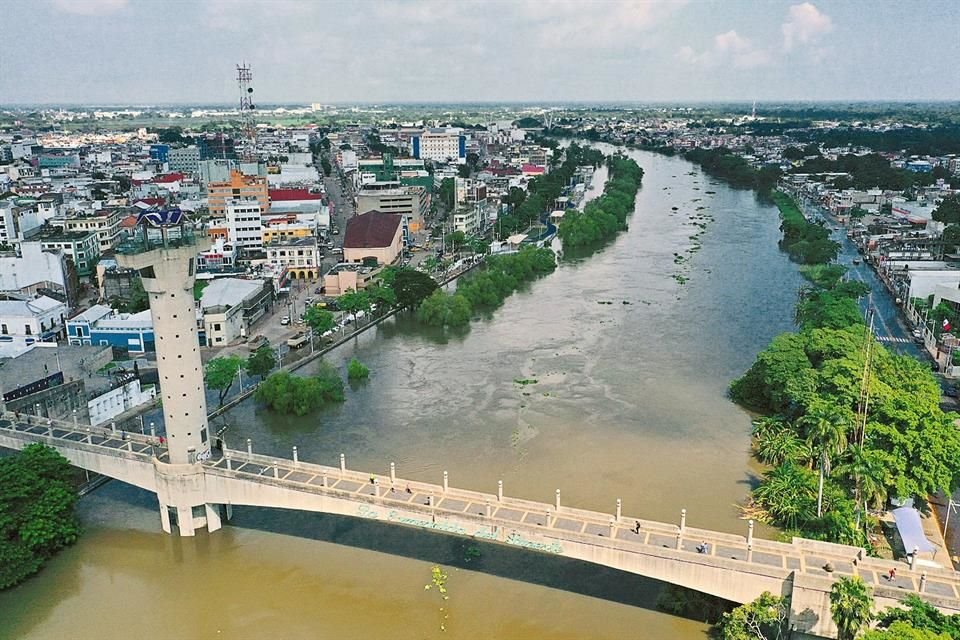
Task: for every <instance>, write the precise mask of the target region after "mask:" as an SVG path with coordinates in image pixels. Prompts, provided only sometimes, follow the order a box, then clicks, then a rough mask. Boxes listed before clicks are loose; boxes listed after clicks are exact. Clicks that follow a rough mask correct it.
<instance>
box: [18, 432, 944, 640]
mask: <svg viewBox="0 0 960 640" xmlns="http://www.w3.org/2000/svg"><path fill="white" fill-rule="evenodd" d="M54 424H55V423H53V421H51V422H50V423H49V424H48V425H47V426H46V428H45V429H44V428H43V427H39V428H38V427H36V426H32V427H26V426H25V425H21V426H20V427H19V428H17V427H16V426H14V427H0V446H6V447H10V448H22V446H24V445H25V444H28V443H29V442H35V441H39V442H47V443H48V444H53V446H56V447H57V448H58V450H60V451H61V452H62V453H64V455H66V456H67V457H68V459H69V460H71V462H73V463H74V464H78V465H79V466H83V467H85V468H90V469H91V470H95V471H97V472H98V473H104V472H106V473H107V475H112V477H118V478H120V479H123V480H125V481H133V483H134V484H137V486H145V485H146V486H145V488H148V489H149V490H158V489H157V488H156V486H150V485H151V482H154V483H155V481H154V480H151V479H150V478H152V477H153V475H154V472H153V470H154V469H156V470H157V473H159V472H160V471H161V470H163V469H165V468H167V467H169V468H171V469H172V468H175V467H176V468H179V467H184V468H187V465H167V464H165V463H164V462H162V461H159V460H157V459H156V458H154V457H153V455H152V452H151V451H150V450H149V446H152V445H155V444H156V438H155V437H154V436H153V435H151V436H140V435H139V434H126V439H125V440H124V441H122V442H120V441H119V440H118V438H117V437H116V426H115V425H110V426H109V427H108V428H97V427H94V428H90V429H89V430H87V428H84V429H83V431H79V432H78V431H76V430H73V429H70V428H64V427H62V426H59V425H56V426H54ZM28 428H29V429H37V430H38V432H33V431H27V429H28ZM66 431H69V432H70V433H74V434H76V433H79V434H81V439H80V440H79V441H78V440H77V438H76V435H74V436H73V437H72V438H69V439H67V438H66V437H65V436H66V435H69V434H68V433H64V432H66ZM94 434H97V436H100V435H102V440H101V439H100V438H99V437H97V438H94V437H93V435H94ZM111 443H112V444H111ZM134 447H137V451H134ZM144 449H146V450H144ZM247 449H248V450H247V455H246V456H245V457H243V458H240V459H239V460H235V459H233V457H232V456H230V455H229V454H225V455H224V457H223V458H222V459H211V460H208V461H206V462H204V463H203V464H200V465H189V468H190V469H193V470H194V471H192V472H191V473H193V474H194V475H195V476H196V477H198V478H204V480H203V481H202V482H201V483H200V484H199V485H196V486H198V487H200V490H202V491H204V492H206V494H205V495H202V494H201V495H199V496H198V497H197V498H196V499H195V502H196V501H199V502H201V503H203V502H206V503H207V504H208V506H209V505H210V504H229V505H240V504H250V505H254V506H276V507H282V508H303V509H307V510H315V511H325V512H331V513H341V514H343V515H353V516H354V517H377V518H385V517H386V516H387V514H397V515H396V516H394V515H390V519H391V520H394V519H395V521H396V523H398V524H405V523H406V522H407V520H409V521H410V522H412V523H418V522H421V521H423V522H427V523H429V526H430V527H437V528H439V529H441V530H444V531H450V532H452V533H457V532H461V531H462V532H463V533H464V534H465V535H471V532H472V531H473V530H474V529H472V528H471V527H480V528H483V527H485V529H481V530H482V531H489V532H490V533H489V535H491V536H493V538H491V539H492V540H496V541H499V542H504V543H507V544H520V545H521V546H524V545H534V546H533V548H536V549H538V550H548V549H557V550H560V551H554V552H556V553H562V555H564V556H568V557H571V558H579V559H583V560H587V561H590V562H595V563H598V564H604V565H606V566H611V567H616V568H620V569H622V570H626V571H631V572H635V573H640V574H642V575H647V576H649V577H652V578H655V579H660V580H666V581H668V582H672V583H674V584H679V585H681V586H687V587H689V588H694V589H698V590H701V591H704V592H705V593H712V594H713V595H718V596H720V597H725V598H728V599H733V600H735V601H746V600H745V599H752V598H753V597H756V595H757V594H758V592H757V591H756V590H757V589H759V588H761V587H763V589H764V590H771V591H774V592H783V589H784V588H792V590H793V591H792V592H793V594H794V600H795V602H796V605H795V606H794V611H795V612H799V613H797V623H798V624H800V625H801V626H798V629H801V630H803V629H806V630H807V631H809V632H822V631H824V629H825V628H826V627H823V626H822V625H823V624H828V626H829V623H818V622H815V621H809V620H808V621H806V622H804V620H803V616H802V615H800V613H802V610H801V609H798V607H799V606H800V605H804V604H805V603H806V605H805V606H807V607H808V608H811V610H813V611H815V612H817V611H819V612H820V613H823V611H821V609H822V604H818V605H816V607H819V608H816V607H813V605H814V604H816V603H817V602H819V600H818V599H822V598H823V597H825V596H824V594H829V585H831V584H832V583H833V581H834V580H835V579H836V578H837V577H839V576H840V575H844V573H845V572H849V571H856V572H859V573H861V574H862V575H863V574H868V573H871V572H872V574H873V575H872V576H871V577H872V578H874V579H875V580H874V584H875V595H876V597H877V598H878V603H880V604H886V602H887V601H889V602H890V603H895V602H896V600H897V599H900V598H902V596H903V594H904V589H903V588H896V587H894V585H886V584H884V583H881V582H880V581H879V577H880V576H882V575H884V574H885V573H886V572H887V571H888V570H889V568H891V567H897V568H899V569H900V572H899V573H898V579H899V582H898V585H897V587H903V585H904V584H905V581H906V583H909V584H912V587H908V589H912V590H914V591H916V592H918V593H920V594H922V595H923V597H924V599H925V600H927V601H929V602H931V603H933V604H934V605H935V606H937V607H939V608H941V610H944V611H946V612H957V611H960V578H958V575H960V574H957V573H956V572H953V571H952V570H950V569H947V568H941V569H938V568H933V567H931V568H925V570H924V571H923V573H921V574H918V573H916V572H914V571H913V570H912V569H915V568H916V564H915V560H912V561H911V563H910V564H911V569H904V567H903V563H897V562H892V561H884V560H878V559H873V558H867V557H865V554H864V551H863V549H861V548H857V547H849V546H846V545H837V544H833V543H824V542H820V541H815V540H806V539H802V538H795V539H793V540H792V541H791V542H778V541H773V540H763V539H760V538H756V537H755V526H754V522H753V521H749V522H748V523H747V528H746V529H747V530H746V535H745V536H743V535H736V534H731V533H725V532H716V531H709V530H704V529H699V528H695V527H688V526H687V523H686V515H687V513H686V510H685V509H684V510H682V511H681V515H680V524H679V527H678V526H677V525H670V524H668V523H662V522H656V521H649V520H643V519H639V518H631V517H626V518H625V515H624V513H623V510H622V501H621V500H620V499H617V501H616V513H615V517H613V518H611V517H610V515H609V514H603V513H600V512H595V511H591V510H586V509H579V508H576V507H572V506H566V505H562V504H561V501H560V490H559V489H558V490H556V491H555V492H554V501H553V504H552V505H550V504H544V503H541V502H536V501H530V500H523V499H518V498H512V497H507V496H505V495H504V493H503V481H502V480H501V481H498V483H497V492H496V494H489V493H482V492H476V491H471V490H466V489H459V488H456V487H451V486H450V485H449V474H448V473H446V472H445V473H444V482H443V484H442V485H441V486H439V487H438V486H437V485H433V484H430V483H424V482H417V481H409V482H407V481H404V480H402V479H398V478H397V476H396V466H395V464H394V463H390V476H389V478H390V483H391V488H390V489H389V490H386V491H380V490H378V489H377V487H378V485H379V484H380V481H381V479H383V478H382V477H381V476H377V475H370V474H364V473H361V472H356V471H349V470H347V469H346V462H345V455H344V454H340V465H339V468H335V467H327V466H324V465H316V464H313V463H308V462H302V461H300V459H299V456H298V453H297V450H296V448H295V447H294V448H293V450H292V452H293V458H292V460H285V459H282V458H276V457H272V456H264V455H260V454H254V453H253V452H252V444H251V443H250V442H249V440H248V448H247ZM109 460H114V461H115V463H110V462H109ZM138 461H141V462H138ZM235 463H236V464H235ZM138 464H139V465H140V466H139V467H138V466H136V465H138ZM125 465H126V466H125ZM267 470H269V471H270V473H267ZM128 471H129V474H134V475H135V476H136V477H134V476H129V475H128ZM164 473H165V474H166V472H164ZM167 475H169V474H167ZM331 475H332V476H333V477H332V478H331V477H330V476H331ZM371 479H372V482H373V484H374V489H373V491H371V490H370V488H369V487H370V484H371ZM312 481H313V482H312ZM398 482H399V483H400V487H404V488H408V489H409V492H410V493H412V494H416V495H419V496H420V498H419V499H411V498H410V496H409V495H408V494H407V492H406V491H405V490H404V489H401V488H400V487H397V486H395V485H396V484H397V483H398ZM438 496H439V498H438ZM165 499H167V498H165ZM161 504H171V503H170V502H166V503H165V502H163V501H161ZM467 505H472V506H471V507H469V508H468V507H467ZM561 506H562V512H561ZM178 509H179V507H178ZM381 509H382V510H381ZM517 513H521V514H524V513H525V514H528V515H527V517H521V518H520V519H517V517H516V515H515V514H517ZM418 514H422V517H421V519H420V520H417V518H418V517H419V516H418ZM512 514H513V515H512ZM208 518H210V519H208V520H205V522H206V523H207V525H206V526H219V522H218V520H217V518H218V516H215V515H214V516H209V514H208ZM541 518H542V520H541ZM405 519H406V520H405ZM623 522H626V523H625V524H621V523H623ZM457 523H459V524H457ZM635 523H639V524H640V528H639V533H637V532H635V531H633V529H634V524H635ZM571 525H573V526H571ZM627 525H629V526H627ZM415 526H424V525H422V524H415ZM167 528H169V525H167ZM181 533H183V531H181ZM191 533H192V530H191ZM478 533H479V531H478ZM514 535H519V536H520V537H519V538H516V541H515V542H511V540H514V538H512V537H511V536H514ZM700 540H704V541H707V542H708V543H709V546H710V552H709V553H706V554H703V553H697V552H696V550H695V549H693V548H692V546H691V544H690V543H686V544H685V542H686V541H695V542H700ZM671 542H672V544H671ZM537 545H539V546H537ZM854 559H856V560H857V565H856V568H855V569H851V568H846V569H845V568H844V567H850V566H852V563H853V560H854ZM771 560H776V562H774V563H773V564H771ZM788 560H789V561H790V562H788ZM825 561H826V562H829V563H831V564H834V565H835V567H837V569H836V570H835V571H834V572H833V573H831V574H829V575H825V574H823V572H822V571H821V567H822V566H823V564H824V562H825ZM791 562H792V563H793V564H791ZM778 564H779V566H777V565H778ZM791 583H792V584H793V586H792V587H789V586H787V587H785V586H783V585H789V584H791ZM778 585H780V586H778ZM931 585H933V587H931ZM945 585H948V588H949V593H951V594H952V595H951V596H945V595H943V593H944V589H945ZM751 594H752V595H751ZM828 600H829V598H828V597H827V600H826V601H828ZM826 613H827V615H826V617H824V618H823V620H827V621H829V612H828V611H827V612H826ZM791 620H793V615H792V617H791ZM804 624H806V625H807V626H806V627H804V626H803V625H804ZM818 625H820V626H818Z"/></svg>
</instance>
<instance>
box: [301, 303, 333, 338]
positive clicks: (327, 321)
mask: <svg viewBox="0 0 960 640" xmlns="http://www.w3.org/2000/svg"><path fill="white" fill-rule="evenodd" d="M303 321H304V322H305V323H306V324H307V326H308V327H310V329H311V330H312V331H313V332H314V333H315V334H317V335H321V334H324V333H326V332H327V331H329V330H330V329H333V327H334V326H336V324H337V321H336V319H335V318H334V316H333V313H331V312H330V311H327V310H326V309H323V308H321V307H320V306H318V305H311V306H309V307H307V310H306V311H305V312H304V314H303Z"/></svg>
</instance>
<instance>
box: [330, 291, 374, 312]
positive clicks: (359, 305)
mask: <svg viewBox="0 0 960 640" xmlns="http://www.w3.org/2000/svg"><path fill="white" fill-rule="evenodd" d="M337 306H338V307H340V310H341V311H344V312H346V313H350V314H355V313H357V312H358V311H363V312H364V313H366V312H368V311H370V296H368V295H367V294H366V292H364V291H353V290H352V289H350V290H347V291H346V292H345V293H343V295H341V296H340V297H339V298H337Z"/></svg>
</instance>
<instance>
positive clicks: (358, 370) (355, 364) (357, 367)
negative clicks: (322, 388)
mask: <svg viewBox="0 0 960 640" xmlns="http://www.w3.org/2000/svg"><path fill="white" fill-rule="evenodd" d="M369 377H370V368H369V367H367V365H365V364H363V363H362V362H360V361H359V360H357V359H356V358H351V359H350V364H348V365H347V378H349V379H350V380H366V379H367V378H369Z"/></svg>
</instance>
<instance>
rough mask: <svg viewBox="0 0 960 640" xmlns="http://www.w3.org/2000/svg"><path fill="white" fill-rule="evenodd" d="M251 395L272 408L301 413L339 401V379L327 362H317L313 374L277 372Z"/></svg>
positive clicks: (296, 413)
mask: <svg viewBox="0 0 960 640" xmlns="http://www.w3.org/2000/svg"><path fill="white" fill-rule="evenodd" d="M255 397H256V399H257V401H258V402H262V403H264V404H265V405H267V406H268V407H270V408H271V409H273V410H274V411H278V412H280V413H287V414H291V413H292V414H294V415H298V416H303V415H306V414H308V413H310V412H311V411H315V410H317V409H319V408H320V407H322V406H323V405H325V404H327V403H328V402H343V400H344V395H343V380H342V379H341V378H340V375H339V374H338V373H337V370H336V369H334V368H333V367H332V366H331V365H330V364H328V363H326V362H321V363H320V371H319V372H318V373H317V375H315V376H309V377H301V376H295V375H293V374H291V373H290V372H289V371H277V372H276V373H273V374H271V375H270V377H269V378H267V379H266V380H265V381H264V382H263V383H262V384H261V385H260V386H259V387H257V392H256V394H255Z"/></svg>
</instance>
